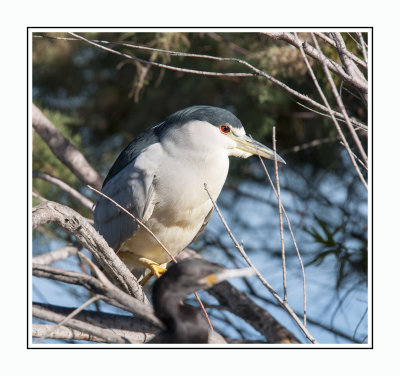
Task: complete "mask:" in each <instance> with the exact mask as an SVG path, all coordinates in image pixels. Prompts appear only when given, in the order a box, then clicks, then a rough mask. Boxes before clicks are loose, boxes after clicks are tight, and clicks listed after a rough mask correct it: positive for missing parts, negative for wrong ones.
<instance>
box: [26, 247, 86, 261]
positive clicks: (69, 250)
mask: <svg viewBox="0 0 400 376" xmlns="http://www.w3.org/2000/svg"><path fill="white" fill-rule="evenodd" d="M78 252H79V247H77V246H75V245H72V244H70V245H67V246H65V247H62V248H59V249H56V250H54V251H51V252H47V253H43V254H41V255H39V256H36V257H34V258H33V259H32V262H33V263H35V264H40V265H50V264H52V263H53V262H56V261H60V260H63V259H65V258H67V257H69V256H72V255H76V254H78Z"/></svg>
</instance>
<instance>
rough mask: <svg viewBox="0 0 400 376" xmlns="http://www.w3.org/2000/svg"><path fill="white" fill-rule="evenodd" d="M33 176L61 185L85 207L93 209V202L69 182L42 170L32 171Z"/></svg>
mask: <svg viewBox="0 0 400 376" xmlns="http://www.w3.org/2000/svg"><path fill="white" fill-rule="evenodd" d="M32 177H33V178H39V179H42V180H44V181H47V182H49V183H52V184H54V185H56V186H58V187H60V188H61V189H62V190H63V191H64V192H67V193H68V194H69V195H70V196H72V197H73V198H75V199H76V200H77V201H79V202H80V203H81V204H82V205H83V206H84V207H85V208H87V209H89V210H92V207H93V202H92V201H90V200H89V199H88V198H87V197H85V196H84V195H83V194H82V193H80V192H79V191H77V190H76V189H75V188H72V187H71V186H69V185H68V184H67V183H65V182H64V181H62V180H61V179H58V178H56V177H55V176H52V175H50V174H48V173H46V172H41V171H32Z"/></svg>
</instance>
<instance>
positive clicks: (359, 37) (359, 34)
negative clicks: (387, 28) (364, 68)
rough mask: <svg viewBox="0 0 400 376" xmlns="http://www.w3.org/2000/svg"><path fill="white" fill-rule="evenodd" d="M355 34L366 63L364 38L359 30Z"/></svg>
mask: <svg viewBox="0 0 400 376" xmlns="http://www.w3.org/2000/svg"><path fill="white" fill-rule="evenodd" d="M356 34H357V36H358V39H360V44H361V51H362V54H363V57H364V60H365V63H366V64H368V54H367V50H366V49H365V41H364V38H363V36H362V34H361V33H360V32H357V33H356Z"/></svg>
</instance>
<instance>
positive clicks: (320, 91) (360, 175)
mask: <svg viewBox="0 0 400 376" xmlns="http://www.w3.org/2000/svg"><path fill="white" fill-rule="evenodd" d="M295 38H297V34H296V33H295ZM313 38H315V37H314V36H313ZM299 46H300V47H299V49H300V52H301V54H302V56H303V59H304V62H305V63H306V66H307V69H308V71H309V73H310V75H311V78H312V80H313V82H314V84H315V87H316V88H317V90H318V93H319V95H320V96H321V98H322V100H323V101H324V103H325V106H326V107H327V108H328V109H329V113H330V115H331V118H332V121H333V124H334V125H335V127H336V130H337V132H338V134H339V136H340V138H341V140H342V141H343V143H344V145H345V148H346V150H347V153H348V154H349V157H350V160H351V162H352V164H353V166H354V168H355V170H356V172H357V174H358V176H359V178H360V180H361V182H362V183H363V185H364V187H365V189H366V190H368V185H367V183H366V181H365V179H364V176H363V175H362V173H361V171H360V169H359V167H358V165H357V163H356V161H355V159H354V157H353V154H352V151H351V149H350V146H349V144H348V143H347V140H346V137H345V136H344V134H343V131H342V129H341V128H340V125H339V123H338V122H337V120H336V117H335V113H334V112H333V111H332V110H331V107H330V105H329V103H328V100H327V99H326V96H325V94H324V92H323V91H322V89H321V86H320V85H319V83H318V80H317V77H316V76H315V74H314V71H313V69H312V67H311V65H310V63H309V61H308V59H307V56H306V55H305V52H304V50H303V45H302V44H301V43H300V44H299Z"/></svg>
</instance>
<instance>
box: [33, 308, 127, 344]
mask: <svg viewBox="0 0 400 376" xmlns="http://www.w3.org/2000/svg"><path fill="white" fill-rule="evenodd" d="M32 315H33V316H34V317H37V318H39V319H41V320H46V321H51V322H56V323H58V322H61V321H62V320H63V319H64V318H65V316H64V315H60V314H58V313H54V312H51V311H49V310H47V309H45V308H43V307H38V306H34V307H32ZM65 326H68V327H70V328H73V329H77V330H81V331H83V332H85V333H88V334H90V335H93V336H97V337H100V338H102V339H104V340H105V341H106V342H108V343H130V341H129V340H128V339H127V338H123V337H121V336H120V335H118V334H115V333H114V332H113V331H111V330H109V329H103V328H99V327H97V326H94V325H91V324H88V323H85V322H83V321H80V320H76V319H69V320H68V321H67V323H65Z"/></svg>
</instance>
